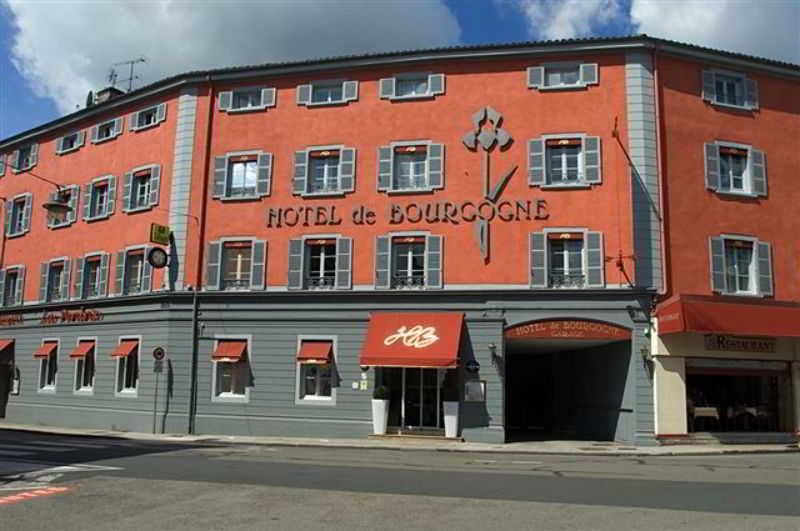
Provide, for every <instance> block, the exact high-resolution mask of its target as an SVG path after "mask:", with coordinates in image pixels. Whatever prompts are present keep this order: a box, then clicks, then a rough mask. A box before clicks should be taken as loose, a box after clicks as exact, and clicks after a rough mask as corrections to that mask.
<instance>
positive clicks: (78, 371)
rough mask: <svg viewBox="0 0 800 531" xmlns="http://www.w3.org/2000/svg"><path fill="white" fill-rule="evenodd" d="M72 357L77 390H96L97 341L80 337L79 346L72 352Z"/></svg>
mask: <svg viewBox="0 0 800 531" xmlns="http://www.w3.org/2000/svg"><path fill="white" fill-rule="evenodd" d="M70 358H71V359H73V360H74V361H75V385H74V390H75V392H76V393H92V392H94V377H95V341H94V340H86V339H79V340H78V346H77V347H76V348H75V350H74V351H73V352H72V354H70Z"/></svg>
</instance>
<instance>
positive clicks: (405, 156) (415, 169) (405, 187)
mask: <svg viewBox="0 0 800 531" xmlns="http://www.w3.org/2000/svg"><path fill="white" fill-rule="evenodd" d="M377 178H378V190H379V191H385V192H417V191H419V192H428V191H431V190H439V189H442V188H444V144H437V143H434V142H430V141H427V140H423V141H419V142H413V141H409V142H393V143H392V144H390V145H388V146H381V147H379V148H378V175H377Z"/></svg>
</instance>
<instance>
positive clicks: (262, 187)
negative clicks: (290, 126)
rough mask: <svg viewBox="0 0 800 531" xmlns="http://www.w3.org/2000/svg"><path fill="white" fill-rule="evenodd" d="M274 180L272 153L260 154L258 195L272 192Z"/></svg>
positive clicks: (266, 194) (257, 183)
mask: <svg viewBox="0 0 800 531" xmlns="http://www.w3.org/2000/svg"><path fill="white" fill-rule="evenodd" d="M271 182H272V153H259V154H258V179H257V182H256V190H257V192H258V197H265V196H268V195H269V194H270V185H271Z"/></svg>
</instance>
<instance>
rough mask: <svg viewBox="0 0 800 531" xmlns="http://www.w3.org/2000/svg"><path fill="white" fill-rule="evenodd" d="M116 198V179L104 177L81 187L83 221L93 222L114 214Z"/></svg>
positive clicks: (112, 176)
mask: <svg viewBox="0 0 800 531" xmlns="http://www.w3.org/2000/svg"><path fill="white" fill-rule="evenodd" d="M116 198H117V178H116V176H114V175H106V176H103V177H98V178H97V179H94V180H93V181H92V182H90V183H89V184H85V185H84V186H83V219H84V220H86V221H95V220H98V219H105V218H107V217H109V216H110V215H111V214H113V213H114V208H115V205H116Z"/></svg>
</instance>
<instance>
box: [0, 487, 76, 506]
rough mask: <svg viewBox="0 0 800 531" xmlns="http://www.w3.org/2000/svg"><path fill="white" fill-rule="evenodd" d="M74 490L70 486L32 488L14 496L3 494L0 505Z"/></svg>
mask: <svg viewBox="0 0 800 531" xmlns="http://www.w3.org/2000/svg"><path fill="white" fill-rule="evenodd" d="M70 490H72V489H71V488H70V487H45V488H43V489H36V490H30V491H28V492H20V493H19V494H14V495H12V496H3V497H1V498H0V505H12V504H14V503H20V502H24V501H27V500H32V499H34V498H40V497H42V496H51V495H53V494H63V493H65V492H69V491H70Z"/></svg>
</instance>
